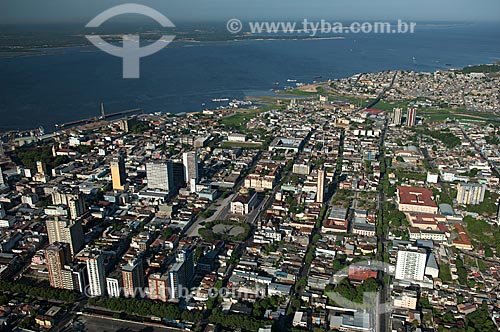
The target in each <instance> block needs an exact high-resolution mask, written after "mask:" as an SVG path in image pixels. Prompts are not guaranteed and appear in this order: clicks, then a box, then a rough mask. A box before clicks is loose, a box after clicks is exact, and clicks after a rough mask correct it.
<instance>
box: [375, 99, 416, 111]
mask: <svg viewBox="0 0 500 332" xmlns="http://www.w3.org/2000/svg"><path fill="white" fill-rule="evenodd" d="M408 104H409V101H399V102H385V101H382V100H381V101H379V102H378V103H377V104H375V106H373V108H375V109H378V110H382V111H392V110H393V109H394V108H398V107H399V108H402V109H403V112H406V108H407V107H408Z"/></svg>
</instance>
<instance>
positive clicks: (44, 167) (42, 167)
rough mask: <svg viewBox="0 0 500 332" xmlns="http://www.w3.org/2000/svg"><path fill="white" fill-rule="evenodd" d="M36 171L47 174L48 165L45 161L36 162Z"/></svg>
mask: <svg viewBox="0 0 500 332" xmlns="http://www.w3.org/2000/svg"><path fill="white" fill-rule="evenodd" d="M36 171H37V173H38V174H43V175H47V165H45V163H44V162H43V161H37V162H36Z"/></svg>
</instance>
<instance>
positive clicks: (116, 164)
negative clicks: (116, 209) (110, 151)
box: [111, 154, 127, 190]
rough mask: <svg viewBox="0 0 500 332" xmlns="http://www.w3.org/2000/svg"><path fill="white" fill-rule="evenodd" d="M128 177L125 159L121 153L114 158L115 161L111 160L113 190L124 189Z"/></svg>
mask: <svg viewBox="0 0 500 332" xmlns="http://www.w3.org/2000/svg"><path fill="white" fill-rule="evenodd" d="M126 179H127V174H126V173H125V159H124V158H123V156H122V155H121V154H120V155H118V156H117V157H115V158H113V161H111V180H112V182H113V190H124V189H125V180H126Z"/></svg>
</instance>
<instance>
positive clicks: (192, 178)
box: [182, 151, 199, 191]
mask: <svg viewBox="0 0 500 332" xmlns="http://www.w3.org/2000/svg"><path fill="white" fill-rule="evenodd" d="M182 164H183V165H184V180H185V181H186V184H187V185H188V186H190V187H191V188H192V189H191V191H195V190H193V183H194V186H196V184H197V183H198V181H199V174H198V173H199V172H198V153H197V152H196V151H192V152H184V153H183V154H182Z"/></svg>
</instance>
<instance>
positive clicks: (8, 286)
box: [0, 280, 77, 302]
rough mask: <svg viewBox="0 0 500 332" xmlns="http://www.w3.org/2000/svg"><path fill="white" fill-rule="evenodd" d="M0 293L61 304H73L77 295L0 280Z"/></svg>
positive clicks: (62, 290) (60, 290)
mask: <svg viewBox="0 0 500 332" xmlns="http://www.w3.org/2000/svg"><path fill="white" fill-rule="evenodd" d="M0 291H4V292H11V293H21V294H26V295H30V296H33V297H38V298H43V299H46V300H55V301H62V302H75V301H76V300H77V294H76V293H74V292H71V291H68V290H64V289H55V288H49V287H43V286H39V285H26V284H21V283H11V282H8V281H6V280H0Z"/></svg>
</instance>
